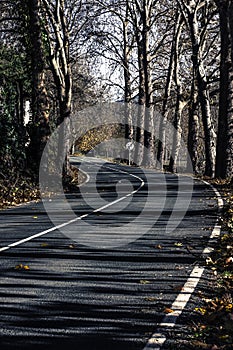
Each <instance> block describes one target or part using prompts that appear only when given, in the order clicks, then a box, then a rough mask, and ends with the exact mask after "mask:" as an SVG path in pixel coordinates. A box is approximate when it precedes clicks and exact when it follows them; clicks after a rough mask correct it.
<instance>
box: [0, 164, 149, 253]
mask: <svg viewBox="0 0 233 350" xmlns="http://www.w3.org/2000/svg"><path fill="white" fill-rule="evenodd" d="M85 161H86V160H85ZM86 162H87V163H88V161H86ZM89 162H90V161H89ZM90 163H91V162H90ZM92 163H93V162H92ZM103 167H105V168H108V169H111V170H114V171H115V169H113V168H111V167H108V166H104V165H103ZM117 171H118V172H119V173H125V174H128V175H130V176H132V177H134V178H136V179H138V180H140V181H141V184H140V186H139V187H138V189H137V190H134V191H132V192H131V193H129V194H127V195H126V196H124V197H121V198H118V199H116V200H115V201H113V202H111V203H109V204H106V205H104V206H102V207H100V208H98V209H95V210H94V211H92V212H91V213H88V214H84V215H82V216H78V217H77V218H75V219H72V220H69V221H67V222H64V223H63V224H60V225H57V226H54V227H51V228H49V229H48V230H45V231H42V232H39V233H36V234H35V235H33V236H29V237H27V238H24V239H21V240H20V241H16V242H14V243H11V244H8V245H7V246H5V247H2V248H0V252H3V251H6V250H8V249H11V248H12V247H16V246H18V245H21V244H23V243H26V242H28V241H31V240H33V239H34V238H38V237H41V236H44V235H46V234H47V233H50V232H53V231H55V230H59V229H60V228H62V227H65V226H68V225H71V224H73V223H75V222H77V221H79V220H82V219H84V218H86V217H87V216H89V215H91V214H92V213H97V212H100V211H101V210H104V209H106V208H108V207H111V206H112V205H114V204H116V203H119V202H121V201H123V200H124V199H126V198H128V197H129V196H132V195H134V194H135V193H136V192H138V191H139V190H140V189H141V188H142V187H143V186H144V185H145V182H144V181H143V180H142V179H141V178H140V177H139V176H136V175H134V174H131V173H129V172H127V171H123V170H117ZM87 175H88V174H87ZM89 181H90V176H89V175H88V177H87V181H86V182H89ZM86 182H85V183H86Z"/></svg>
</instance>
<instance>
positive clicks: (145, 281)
mask: <svg viewBox="0 0 233 350" xmlns="http://www.w3.org/2000/svg"><path fill="white" fill-rule="evenodd" d="M140 284H150V281H147V280H140Z"/></svg>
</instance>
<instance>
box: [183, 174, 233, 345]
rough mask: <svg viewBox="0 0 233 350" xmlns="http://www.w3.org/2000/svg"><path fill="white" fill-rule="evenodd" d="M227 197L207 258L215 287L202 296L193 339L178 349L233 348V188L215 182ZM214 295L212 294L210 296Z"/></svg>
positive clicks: (191, 327) (191, 333) (193, 323)
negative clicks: (219, 231) (210, 252)
mask: <svg viewBox="0 0 233 350" xmlns="http://www.w3.org/2000/svg"><path fill="white" fill-rule="evenodd" d="M215 186H216V187H217V188H218V189H219V191H220V192H221V195H222V197H223V198H224V202H225V205H224V209H223V212H222V217H221V220H222V222H221V225H222V233H221V236H220V238H219V241H218V243H217V245H216V249H215V251H214V253H213V254H212V255H211V256H210V257H208V258H207V259H206V268H207V269H210V270H211V273H212V274H213V277H214V279H213V282H212V283H213V284H212V285H211V286H210V289H211V292H210V291H209V290H208V291H207V293H206V295H205V294H204V293H203V294H202V293H201V294H200V305H199V306H197V307H196V308H195V310H194V311H195V314H196V317H195V319H192V320H190V324H189V328H190V332H189V336H188V338H189V339H190V338H191V340H190V341H189V342H188V344H187V342H185V347H183V345H182V341H181V342H180V341H178V342H177V347H176V349H192V350H194V349H195V350H196V349H206V350H232V349H233V186H232V184H229V183H228V184H227V183H226V181H224V182H222V181H215ZM210 293H211V294H210Z"/></svg>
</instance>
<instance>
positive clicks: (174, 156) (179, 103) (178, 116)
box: [169, 15, 187, 173]
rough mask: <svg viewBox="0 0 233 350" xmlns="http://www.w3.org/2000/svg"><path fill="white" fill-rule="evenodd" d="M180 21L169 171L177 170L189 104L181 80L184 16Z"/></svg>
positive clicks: (175, 47) (176, 43)
mask: <svg viewBox="0 0 233 350" xmlns="http://www.w3.org/2000/svg"><path fill="white" fill-rule="evenodd" d="M178 23H179V26H178V27H177V31H176V33H175V38H174V62H175V69H174V73H175V76H174V80H175V84H176V109H175V116H174V122H173V126H174V129H175V130H174V135H173V144H172V152H171V157H170V162H169V171H171V172H173V173H174V172H176V171H177V162H178V157H179V152H180V144H181V137H182V127H181V121H182V112H183V109H184V107H185V105H186V104H187V101H184V97H183V89H182V83H181V80H180V76H179V75H180V54H179V53H180V51H181V45H180V36H181V32H182V27H183V18H182V17H181V16H180V15H179V16H178Z"/></svg>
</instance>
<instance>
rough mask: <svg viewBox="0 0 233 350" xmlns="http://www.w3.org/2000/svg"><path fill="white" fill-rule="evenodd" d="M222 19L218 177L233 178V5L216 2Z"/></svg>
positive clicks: (225, 1) (225, 0) (223, 0)
mask: <svg viewBox="0 0 233 350" xmlns="http://www.w3.org/2000/svg"><path fill="white" fill-rule="evenodd" d="M216 5H217V6H218V11H219V17H220V31H221V66H220V97H219V120H218V139H217V159H216V176H217V177H220V178H222V179H226V178H229V179H232V177H233V63H232V62H233V54H232V52H233V25H232V16H233V4H232V1H229V0H219V1H216Z"/></svg>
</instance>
